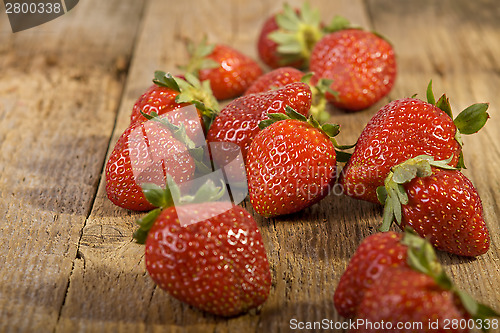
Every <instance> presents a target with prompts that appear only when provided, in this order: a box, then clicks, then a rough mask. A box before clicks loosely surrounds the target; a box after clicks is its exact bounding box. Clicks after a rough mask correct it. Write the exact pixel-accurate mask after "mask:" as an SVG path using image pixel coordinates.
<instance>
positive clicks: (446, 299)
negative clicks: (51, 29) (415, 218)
mask: <svg viewBox="0 0 500 333" xmlns="http://www.w3.org/2000/svg"><path fill="white" fill-rule="evenodd" d="M402 243H403V244H404V245H405V246H407V253H406V257H407V260H406V263H401V264H396V265H390V266H384V267H383V269H382V270H381V271H380V274H378V276H376V277H375V280H374V281H373V283H372V284H371V285H370V286H369V287H368V288H366V289H365V290H364V294H363V296H362V299H361V301H360V302H359V305H358V307H357V310H356V315H355V318H354V320H353V321H354V322H355V323H356V324H355V325H354V327H353V329H351V330H350V332H381V331H384V332H388V331H390V332H448V331H451V332H469V328H470V327H471V323H474V325H477V327H479V325H482V324H483V323H484V320H485V319H486V318H488V317H498V316H499V314H498V313H496V312H495V311H494V310H493V309H491V308H490V307H488V306H486V305H483V304H480V303H477V302H476V301H475V300H474V299H472V298H471V297H470V296H469V295H468V294H467V293H465V292H463V291H461V290H459V289H458V288H457V287H456V286H455V285H454V284H453V282H452V280H451V279H450V278H449V277H448V276H447V274H446V272H445V271H444V269H443V267H442V266H441V265H440V263H439V262H438V260H437V257H436V254H435V252H434V250H433V248H432V245H431V244H430V243H429V242H428V241H427V240H424V239H422V238H420V237H418V236H417V235H415V234H413V233H412V232H407V233H406V234H405V236H404V238H403V240H402ZM393 249H394V247H391V246H389V247H388V248H387V249H386V250H385V251H386V252H389V251H391V250H393ZM379 251H380V252H384V249H379ZM387 255H388V254H387V253H386V254H385V256H387ZM381 256H384V255H381ZM353 264H354V265H356V266H359V263H353ZM350 266H351V263H349V266H348V269H349V268H350V269H351V271H352V270H354V269H355V268H356V267H350ZM359 267H361V266H359ZM365 267H369V265H366V266H365ZM368 269H369V268H368ZM360 270H361V272H360V273H361V274H363V273H365V272H364V271H363V269H360ZM447 321H449V322H448V327H447V328H446V327H445V325H446V324H447ZM453 322H455V323H458V324H456V325H455V324H452V323H453ZM463 323H468V325H463ZM475 327H476V326H475ZM450 329H453V330H450Z"/></svg>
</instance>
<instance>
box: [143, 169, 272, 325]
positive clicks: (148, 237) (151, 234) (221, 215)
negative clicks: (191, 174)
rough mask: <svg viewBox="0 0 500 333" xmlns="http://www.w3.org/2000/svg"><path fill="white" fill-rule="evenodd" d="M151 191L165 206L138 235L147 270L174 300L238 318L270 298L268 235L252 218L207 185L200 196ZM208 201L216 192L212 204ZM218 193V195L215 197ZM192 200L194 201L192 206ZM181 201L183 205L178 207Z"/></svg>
mask: <svg viewBox="0 0 500 333" xmlns="http://www.w3.org/2000/svg"><path fill="white" fill-rule="evenodd" d="M167 183H168V184H169V185H168V186H169V189H168V190H165V189H161V188H159V187H158V186H151V185H147V186H145V190H144V193H145V195H146V197H147V198H148V199H150V200H151V202H152V203H153V204H154V205H156V206H160V208H157V209H155V210H153V211H152V212H150V213H149V214H148V215H147V216H146V217H144V218H143V219H140V220H139V221H138V223H139V225H140V229H139V230H138V231H137V232H136V233H135V234H134V237H135V238H136V239H137V241H138V242H139V243H143V242H144V241H145V244H146V250H145V261H146V269H147V271H148V273H149V275H150V276H151V278H152V279H153V281H154V282H155V283H156V284H157V285H158V286H159V287H160V288H162V289H164V290H165V291H167V292H168V293H169V294H170V295H171V296H173V297H175V298H177V299H178V300H180V301H182V302H184V303H187V304H189V305H191V306H194V307H196V308H198V309H201V310H203V311H206V312H209V313H212V314H216V315H219V316H235V315H238V314H241V313H244V312H247V311H248V310H250V309H252V308H255V307H258V306H259V305H261V304H262V303H263V302H264V301H265V300H266V299H267V297H268V295H269V291H270V287H271V273H270V270H269V262H268V260H267V255H266V251H265V248H264V243H263V240H262V236H261V234H260V231H259V229H258V227H257V224H256V222H255V221H254V219H253V218H252V216H251V215H250V214H249V213H248V212H247V211H246V210H245V209H244V208H242V207H240V206H235V205H233V204H232V203H231V202H225V201H210V200H213V199H214V198H217V197H220V194H219V193H217V191H216V192H214V190H213V189H214V186H213V183H210V182H207V183H206V184H205V185H203V186H202V187H201V188H200V190H199V191H198V192H197V194H196V195H195V196H194V197H188V198H187V200H188V201H186V200H183V199H182V198H177V199H176V198H175V194H176V193H179V190H178V189H176V190H175V191H174V190H173V188H172V186H175V184H173V183H172V181H171V179H170V178H169V179H168V181H167ZM170 189H172V190H170ZM200 193H202V194H201V195H202V196H206V195H207V193H211V194H210V195H209V197H210V198H211V199H210V198H207V200H209V201H204V200H201V202H200V200H199V199H200V195H199V194H200ZM212 193H213V194H212ZM189 201H191V202H189ZM176 202H183V204H182V205H176V206H173V204H174V203H176Z"/></svg>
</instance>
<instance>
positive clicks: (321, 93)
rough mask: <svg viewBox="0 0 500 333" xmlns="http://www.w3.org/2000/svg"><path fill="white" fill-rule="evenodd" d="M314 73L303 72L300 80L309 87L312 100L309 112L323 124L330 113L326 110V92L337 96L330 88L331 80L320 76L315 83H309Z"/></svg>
mask: <svg viewBox="0 0 500 333" xmlns="http://www.w3.org/2000/svg"><path fill="white" fill-rule="evenodd" d="M313 76H314V73H312V72H310V73H307V74H305V75H304V76H303V77H302V79H301V80H300V81H301V82H303V83H306V84H307V85H309V87H310V88H311V93H312V98H311V99H312V102H311V108H310V109H309V113H310V114H311V115H312V116H313V117H314V118H315V119H316V120H317V121H318V122H319V123H320V124H323V123H325V122H327V121H328V120H329V119H330V114H329V113H328V111H326V107H327V105H328V100H327V99H326V93H327V92H328V93H330V94H332V95H333V96H335V97H338V94H339V93H338V92H337V91H334V90H333V89H332V88H331V85H332V83H333V80H331V79H325V78H321V79H319V80H318V82H317V83H316V85H312V84H311V79H312V77H313Z"/></svg>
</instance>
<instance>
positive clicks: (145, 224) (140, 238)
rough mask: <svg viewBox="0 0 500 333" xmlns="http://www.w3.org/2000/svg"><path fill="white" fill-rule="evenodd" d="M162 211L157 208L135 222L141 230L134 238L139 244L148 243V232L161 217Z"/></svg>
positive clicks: (138, 230)
mask: <svg viewBox="0 0 500 333" xmlns="http://www.w3.org/2000/svg"><path fill="white" fill-rule="evenodd" d="M161 211H162V209H161V208H156V209H153V210H152V211H150V212H149V213H148V214H147V215H146V216H144V217H142V218H140V219H138V220H137V221H135V222H136V223H137V224H138V225H139V228H138V229H137V230H136V231H135V232H134V234H133V237H134V239H135V240H136V241H137V243H139V244H144V243H146V238H147V237H148V232H149V230H150V229H151V227H152V226H153V224H154V222H155V221H156V219H157V218H158V216H159V215H160V213H161Z"/></svg>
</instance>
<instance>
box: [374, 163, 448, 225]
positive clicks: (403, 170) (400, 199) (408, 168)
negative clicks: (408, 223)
mask: <svg viewBox="0 0 500 333" xmlns="http://www.w3.org/2000/svg"><path fill="white" fill-rule="evenodd" d="M451 159H452V157H450V158H449V159H446V160H443V161H434V158H433V157H431V156H427V155H420V156H417V157H414V158H411V159H409V160H407V161H406V162H403V163H401V164H398V165H397V166H395V167H394V168H392V171H391V172H389V174H388V175H387V178H386V179H385V181H384V186H383V188H384V189H382V188H380V187H379V188H377V197H378V199H379V201H380V202H381V203H382V204H383V205H385V207H384V217H383V221H382V226H381V227H380V231H388V230H389V228H390V226H391V224H392V222H393V221H394V220H396V223H397V224H399V225H401V222H402V209H401V206H402V205H406V204H408V194H407V193H406V190H405V188H404V186H403V184H406V183H409V182H410V181H412V180H413V179H415V178H417V177H428V176H430V175H432V168H431V166H434V167H439V168H443V169H452V170H453V169H456V168H454V167H452V166H450V165H448V163H449V162H450V161H451Z"/></svg>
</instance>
